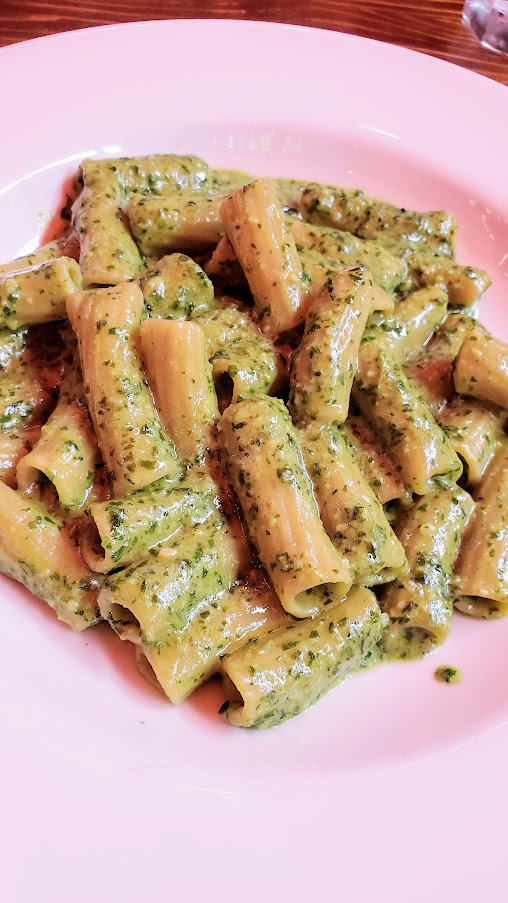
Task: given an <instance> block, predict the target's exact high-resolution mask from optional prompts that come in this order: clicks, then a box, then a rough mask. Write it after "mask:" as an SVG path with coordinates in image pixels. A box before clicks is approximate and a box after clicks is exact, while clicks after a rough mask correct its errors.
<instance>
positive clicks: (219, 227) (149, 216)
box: [128, 194, 224, 257]
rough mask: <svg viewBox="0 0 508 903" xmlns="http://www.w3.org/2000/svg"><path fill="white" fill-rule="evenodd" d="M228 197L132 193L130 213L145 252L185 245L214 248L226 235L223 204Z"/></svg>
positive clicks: (163, 250)
mask: <svg viewBox="0 0 508 903" xmlns="http://www.w3.org/2000/svg"><path fill="white" fill-rule="evenodd" d="M223 201H224V198H220V197H212V198H208V197H199V196H196V197H193V196H192V195H191V196H189V195H180V196H178V195H171V196H167V195H166V196H164V197H156V196H155V197H154V196H151V195H148V196H144V195H140V194H131V196H130V198H129V207H128V216H129V223H130V227H131V230H132V234H133V236H134V238H135V239H136V242H137V244H138V247H139V248H140V249H141V251H142V252H143V254H155V255H157V256H159V257H160V256H161V255H162V254H163V253H164V252H167V251H172V250H179V249H181V248H189V249H199V248H207V247H213V246H214V245H216V244H217V242H218V241H219V240H220V239H221V238H222V236H223V235H224V226H223V224H222V220H221V218H220V207H221V204H222V203H223Z"/></svg>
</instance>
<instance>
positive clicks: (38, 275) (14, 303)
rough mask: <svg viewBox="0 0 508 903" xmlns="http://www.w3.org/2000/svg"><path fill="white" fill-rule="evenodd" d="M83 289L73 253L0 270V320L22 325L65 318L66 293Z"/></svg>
mask: <svg viewBox="0 0 508 903" xmlns="http://www.w3.org/2000/svg"><path fill="white" fill-rule="evenodd" d="M80 289H81V271H80V269H79V266H78V264H77V263H76V261H75V260H72V258H70V257H59V258H57V259H56V260H48V261H46V262H45V263H42V264H40V266H36V267H31V268H30V269H25V270H17V271H11V272H8V273H3V274H0V323H2V324H3V325H5V326H7V327H8V328H9V329H19V327H20V326H33V325H34V324H36V323H49V322H51V321H52V320H63V319H65V318H66V316H67V314H66V309H65V302H66V299H67V295H71V294H72V293H73V292H77V291H80Z"/></svg>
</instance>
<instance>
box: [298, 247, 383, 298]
mask: <svg viewBox="0 0 508 903" xmlns="http://www.w3.org/2000/svg"><path fill="white" fill-rule="evenodd" d="M298 256H299V258H300V262H301V265H302V279H303V281H304V282H306V283H307V284H308V291H309V294H310V295H312V296H313V297H314V296H315V295H319V293H320V291H321V290H322V289H323V287H324V286H325V285H326V283H327V282H328V280H329V279H330V278H331V277H333V276H335V275H336V274H337V273H338V272H339V271H341V270H344V269H347V268H348V267H349V264H348V263H347V261H345V260H343V261H341V260H332V259H331V258H330V257H324V256H323V255H322V254H319V253H318V252H317V251H305V250H301V251H299V252H298ZM393 307H394V300H393V298H392V297H391V296H390V295H389V294H388V292H386V291H385V289H383V288H381V286H380V285H378V284H377V283H373V284H372V310H393Z"/></svg>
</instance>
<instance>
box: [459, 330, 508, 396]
mask: <svg viewBox="0 0 508 903" xmlns="http://www.w3.org/2000/svg"><path fill="white" fill-rule="evenodd" d="M453 381H454V383H455V388H456V390H457V392H460V393H461V394H462V395H472V396H473V397H474V398H479V399H480V400H481V401H487V402H492V404H497V405H499V407H501V408H504V409H505V410H506V409H508V345H506V344H505V343H504V342H500V341H499V339H495V338H493V336H491V335H489V334H488V333H485V332H481V331H476V330H475V331H473V332H471V333H470V334H469V335H468V336H466V338H465V339H464V341H463V343H462V346H461V348H460V351H459V353H458V356H457V359H456V361H455V367H454V370H453Z"/></svg>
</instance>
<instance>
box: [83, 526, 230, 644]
mask: <svg viewBox="0 0 508 903" xmlns="http://www.w3.org/2000/svg"><path fill="white" fill-rule="evenodd" d="M242 553H243V552H242V550H239V549H238V546H237V542H236V540H235V538H234V536H233V534H232V533H231V531H230V530H229V528H228V525H227V523H226V521H225V520H224V519H222V518H220V516H219V515H218V514H217V515H216V517H214V518H213V519H212V518H209V519H208V520H207V521H205V522H204V523H202V524H196V525H194V526H193V527H187V528H186V529H184V530H182V531H180V532H179V533H178V534H177V535H175V536H174V537H173V538H172V539H170V540H169V542H167V543H166V544H165V545H164V546H162V547H161V548H160V549H159V551H158V554H157V555H156V556H155V557H152V558H150V559H149V560H148V561H143V562H141V564H137V565H133V566H132V567H130V568H127V569H125V570H122V571H118V572H117V573H115V574H110V575H109V576H108V577H107V578H106V581H105V583H104V587H103V589H102V590H101V594H100V598H99V605H100V609H101V612H102V615H103V617H104V618H106V619H107V620H108V621H109V623H110V624H111V627H112V628H113V630H115V631H116V633H118V635H119V636H120V637H121V638H122V639H126V640H130V641H131V642H133V643H140V644H142V645H144V646H159V645H161V644H163V643H164V642H165V641H166V638H167V637H168V634H173V633H175V632H178V631H179V630H182V629H183V628H184V627H185V625H186V623H187V621H188V618H189V617H191V616H192V612H193V611H194V610H195V606H196V605H198V604H199V603H200V602H202V601H203V600H204V599H209V600H210V602H212V601H214V600H215V599H217V597H218V596H220V595H221V594H222V593H223V592H224V591H225V590H228V589H230V588H231V586H232V585H233V583H235V582H236V581H237V580H238V577H239V572H240V570H241V562H240V558H239V554H242Z"/></svg>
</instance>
